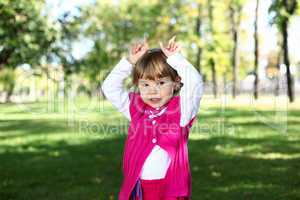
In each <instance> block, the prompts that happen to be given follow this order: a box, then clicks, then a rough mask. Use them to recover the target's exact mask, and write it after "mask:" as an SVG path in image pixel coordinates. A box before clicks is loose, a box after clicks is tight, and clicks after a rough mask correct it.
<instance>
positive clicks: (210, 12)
mask: <svg viewBox="0 0 300 200" xmlns="http://www.w3.org/2000/svg"><path fill="white" fill-rule="evenodd" d="M213 9H214V8H213V5H212V2H211V1H210V0H208V15H209V28H210V32H211V38H212V40H211V42H210V44H209V45H210V46H211V48H209V49H210V50H209V51H214V49H215V48H214V47H215V45H216V44H215V41H214V28H213ZM209 65H210V67H211V75H212V82H213V94H214V97H215V98H217V94H218V91H217V75H216V63H215V60H214V57H213V56H211V57H210V59H209Z"/></svg>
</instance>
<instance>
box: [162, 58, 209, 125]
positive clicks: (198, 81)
mask: <svg viewBox="0 0 300 200" xmlns="http://www.w3.org/2000/svg"><path fill="white" fill-rule="evenodd" d="M167 63H168V64H169V65H171V66H172V67H173V68H174V69H175V70H176V71H177V73H178V75H179V76H180V77H181V82H182V83H183V86H182V88H181V89H180V93H179V95H180V109H181V116H180V126H182V127H184V126H186V125H187V124H188V123H189V122H190V120H191V119H192V118H193V117H195V116H196V115H197V113H198V109H199V106H200V100H201V97H202V94H203V81H202V76H201V74H200V73H199V72H198V71H197V70H196V68H194V66H193V65H192V64H191V63H190V62H188V61H187V60H186V59H185V58H184V57H183V56H182V55H181V54H180V53H176V54H173V55H171V56H169V57H168V58H167Z"/></svg>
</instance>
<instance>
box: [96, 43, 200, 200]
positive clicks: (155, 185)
mask: <svg viewBox="0 0 300 200" xmlns="http://www.w3.org/2000/svg"><path fill="white" fill-rule="evenodd" d="M179 52H180V46H179V44H178V43H177V42H175V37H173V38H172V39H170V40H169V43H168V46H167V47H164V46H163V44H162V43H160V48H155V49H148V44H147V41H146V40H144V42H142V43H137V44H135V45H133V46H132V47H131V48H130V53H129V57H128V58H122V59H121V61H120V62H119V63H118V64H117V65H116V66H115V67H114V68H113V70H112V71H111V72H110V74H109V75H108V76H107V77H106V79H105V80H104V82H103V84H102V87H101V88H102V90H103V93H104V95H105V96H106V98H107V99H108V100H109V101H110V102H111V103H112V104H113V105H114V106H115V107H116V108H117V109H118V110H119V111H120V112H121V113H123V114H124V116H125V117H126V118H128V119H129V120H130V125H129V128H128V135H127V138H126V141H125V146H124V153H123V175H124V177H123V183H122V186H121V189H120V192H119V200H189V199H190V197H191V171H190V167H189V159H188V149H187V140H188V135H189V130H190V128H191V127H192V124H193V121H194V119H195V118H196V115H197V112H198V108H199V103H200V99H201V96H202V91H203V84H202V78H201V75H200V74H199V73H198V71H197V70H196V69H195V68H194V67H193V66H192V65H191V64H190V63H189V62H188V61H187V60H186V59H185V58H184V57H183V56H182V55H181V54H180V53H179ZM131 73H132V81H133V84H134V85H135V86H136V87H137V90H136V91H132V92H128V91H126V90H125V89H124V88H123V81H124V79H126V78H127V77H128V76H129V75H130V74H131ZM178 94H179V95H178Z"/></svg>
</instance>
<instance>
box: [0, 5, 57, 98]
mask: <svg viewBox="0 0 300 200" xmlns="http://www.w3.org/2000/svg"><path fill="white" fill-rule="evenodd" d="M42 6H43V1H40V0H38V1H35V0H15V1H9V0H2V1H0V18H1V20H0V71H1V70H3V69H4V68H10V69H12V70H14V69H15V68H16V67H18V66H20V65H22V64H25V63H26V64H29V65H31V67H35V66H36V65H38V64H39V62H40V58H41V57H42V56H44V55H45V54H46V53H47V51H48V49H49V47H50V45H51V44H52V43H53V42H54V41H55V33H56V32H55V29H54V28H52V27H51V26H50V25H49V24H48V22H47V18H46V16H43V15H42V14H41V8H42ZM9 74H11V73H9ZM11 77H13V76H11ZM3 80H8V79H6V78H4V79H3ZM9 80H10V82H11V83H12V79H11V78H10V79H9ZM10 85H11V87H8V88H7V89H8V90H7V91H6V93H7V95H6V100H7V101H9V100H10V95H11V94H12V92H13V89H14V87H13V86H14V84H10Z"/></svg>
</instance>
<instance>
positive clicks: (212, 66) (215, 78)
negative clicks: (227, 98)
mask: <svg viewBox="0 0 300 200" xmlns="http://www.w3.org/2000/svg"><path fill="white" fill-rule="evenodd" d="M209 63H210V67H211V72H212V74H211V75H212V81H213V94H214V97H215V98H217V95H218V88H217V75H216V64H215V61H214V59H211V60H210V62H209Z"/></svg>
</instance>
